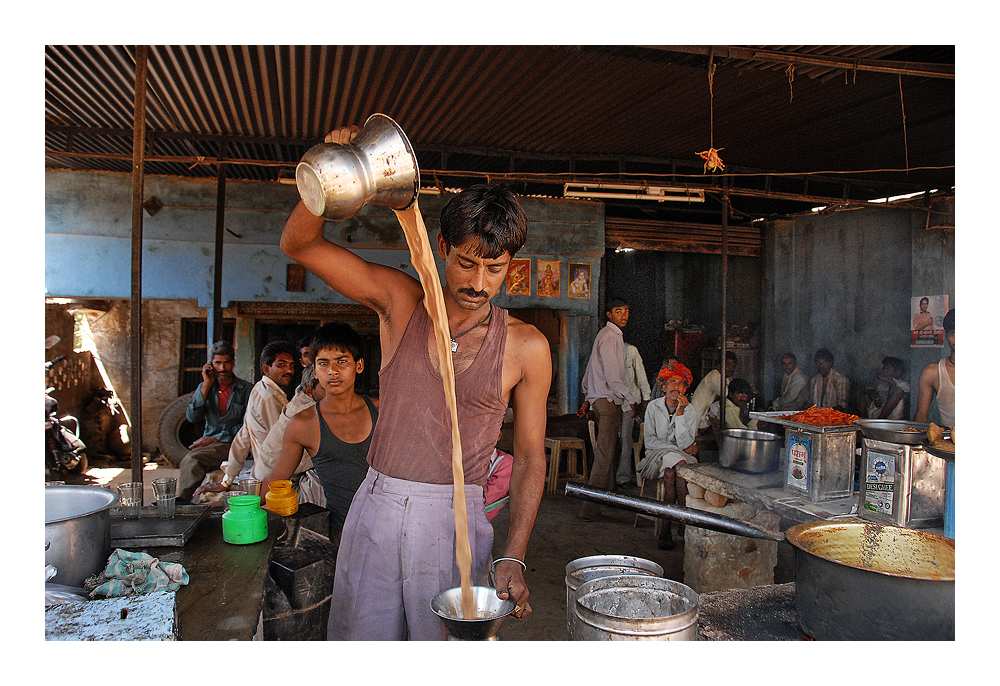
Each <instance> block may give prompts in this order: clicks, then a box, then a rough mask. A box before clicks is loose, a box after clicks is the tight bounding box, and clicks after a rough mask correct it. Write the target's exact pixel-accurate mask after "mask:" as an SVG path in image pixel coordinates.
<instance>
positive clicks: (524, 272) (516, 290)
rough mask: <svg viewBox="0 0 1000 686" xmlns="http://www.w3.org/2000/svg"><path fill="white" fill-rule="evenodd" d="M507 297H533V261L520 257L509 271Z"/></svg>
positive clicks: (513, 262) (514, 260)
mask: <svg viewBox="0 0 1000 686" xmlns="http://www.w3.org/2000/svg"><path fill="white" fill-rule="evenodd" d="M507 295H531V260H530V259H527V258H523V257H518V258H515V259H513V260H511V261H510V269H509V270H507Z"/></svg>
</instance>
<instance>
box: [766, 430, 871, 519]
mask: <svg viewBox="0 0 1000 686" xmlns="http://www.w3.org/2000/svg"><path fill="white" fill-rule="evenodd" d="M788 414H789V412H788V411H784V412H751V413H750V416H751V417H752V418H754V419H759V420H763V421H765V422H771V423H773V424H781V425H783V426H785V427H787V428H786V429H785V452H784V455H785V485H784V491H785V492H786V493H789V494H791V495H795V496H800V497H804V498H806V499H807V500H810V501H811V502H814V503H816V502H822V501H825V500H833V499H835V498H844V497H848V496H851V495H853V494H854V457H855V454H856V449H857V440H858V438H857V433H858V430H859V429H858V427H857V426H854V425H847V424H845V425H843V426H812V425H810V424H801V423H799V422H791V421H788V420H787V419H784V418H783V416H782V415H788Z"/></svg>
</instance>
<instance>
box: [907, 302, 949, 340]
mask: <svg viewBox="0 0 1000 686" xmlns="http://www.w3.org/2000/svg"><path fill="white" fill-rule="evenodd" d="M946 314H948V296H947V295H915V296H913V297H912V298H910V346H911V347H938V348H940V347H942V346H943V345H944V316H945V315H946Z"/></svg>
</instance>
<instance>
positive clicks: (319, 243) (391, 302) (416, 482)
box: [281, 127, 552, 640]
mask: <svg viewBox="0 0 1000 686" xmlns="http://www.w3.org/2000/svg"><path fill="white" fill-rule="evenodd" d="M357 130H358V129H357V127H350V128H348V127H344V128H341V129H337V130H335V131H333V132H331V133H330V134H328V135H327V137H326V141H327V142H331V143H348V142H350V140H351V139H352V138H353V137H354V135H355V133H356V132H357ZM323 223H324V222H323V219H322V218H321V217H316V216H314V215H312V214H311V213H310V212H309V210H308V209H306V207H305V205H303V204H302V203H301V202H300V203H298V205H297V206H296V207H295V209H294V210H293V211H292V213H291V215H290V216H289V218H288V221H287V222H286V224H285V229H284V232H283V234H282V236H281V249H282V250H283V251H284V252H285V254H287V255H288V256H289V257H291V258H293V259H295V260H296V261H298V262H299V263H301V264H302V265H303V266H305V267H306V269H308V270H309V271H311V272H312V273H314V274H316V275H317V276H319V277H320V278H321V279H323V280H324V281H325V282H326V283H327V284H329V285H330V286H331V287H332V288H333V289H334V290H336V291H338V292H340V293H341V294H343V295H344V296H346V297H348V298H350V299H351V300H353V301H355V302H357V303H360V304H362V305H365V306H366V307H369V308H371V309H372V310H374V311H375V312H376V313H377V314H378V317H379V333H380V344H381V349H382V369H381V370H380V372H379V379H380V384H379V385H380V399H381V405H380V408H379V410H380V417H379V422H378V426H377V427H376V430H375V436H374V437H373V439H372V447H371V450H370V452H369V463H370V464H371V467H372V469H371V471H370V472H369V475H368V476H367V477H366V479H365V482H364V483H363V484H362V487H361V488H360V489H359V491H358V494H357V496H356V497H355V499H354V502H353V503H352V505H351V510H350V513H349V514H348V517H347V521H346V523H345V526H344V534H343V541H342V543H341V547H340V554H339V555H338V559H337V577H336V579H335V581H334V589H333V598H332V599H331V611H330V625H329V627H328V629H329V630H328V637H329V638H331V639H350V640H377V639H390V640H391V639H402V638H406V637H409V638H410V639H441V638H443V634H442V627H441V622H440V620H439V619H438V618H437V617H436V616H435V615H434V614H433V612H431V610H430V608H429V603H430V599H431V598H432V597H433V596H434V595H436V594H437V593H439V592H440V591H444V590H447V589H448V588H453V587H455V586H458V572H457V565H456V561H455V542H454V541H455V524H454V518H453V509H452V501H453V490H452V488H453V484H452V478H451V467H450V452H451V451H450V446H451V441H450V430H451V429H450V421H449V419H448V417H449V415H448V412H447V410H446V408H445V402H444V393H443V389H442V386H441V381H440V373H439V370H438V368H437V364H438V363H437V353H436V348H435V345H434V338H433V330H432V327H431V326H430V325H429V317H428V316H427V313H426V311H425V307H424V303H423V297H424V294H423V289H422V287H421V285H420V283H419V281H417V279H415V278H413V277H412V276H409V275H408V274H406V273H404V272H403V271H401V270H399V269H394V268H391V267H386V266H383V265H379V264H373V263H370V262H367V261H365V260H364V259H362V258H361V257H359V256H358V255H356V254H354V253H352V252H351V251H349V250H347V249H346V248H344V247H341V246H339V245H336V244H334V243H332V242H330V241H328V240H327V239H326V238H325V237H324V235H323ZM526 235H527V234H526V218H525V215H524V211H523V210H522V209H521V206H520V203H519V202H518V201H517V198H516V196H514V194H513V193H511V192H510V191H509V190H506V189H503V188H501V187H498V186H492V185H485V184H483V185H478V186H473V187H471V188H468V189H466V190H465V191H463V192H462V193H460V194H458V195H457V196H455V197H453V198H452V199H451V200H450V201H449V202H448V204H447V205H446V206H445V208H444V210H443V211H442V213H441V233H440V234H439V235H438V236H437V241H436V247H437V256H438V257H439V258H440V259H441V260H443V262H444V279H443V284H442V288H443V291H444V292H443V295H444V302H445V310H446V314H447V320H448V326H449V328H450V330H451V337H452V350H453V363H454V366H455V380H456V392H457V396H458V405H459V407H458V412H459V431H460V433H461V435H462V454H463V468H464V470H465V474H466V479H465V483H466V502H467V507H468V508H469V509H468V511H469V534H470V535H469V538H470V545H471V546H472V553H473V554H472V558H473V559H472V581H473V583H474V584H476V585H485V583H486V575H487V572H488V571H489V567H490V562H489V561H490V555H491V552H492V551H491V547H492V541H493V533H492V527H491V526H490V524H489V522H488V521H487V520H486V517H485V513H484V511H483V510H484V502H483V489H482V486H483V485H484V484H485V481H486V476H487V473H488V464H489V457H490V455H491V454H492V451H493V448H494V447H495V443H496V437H497V435H498V434H499V429H500V426H501V424H502V420H503V414H504V411H505V410H506V408H507V406H508V404H510V405H513V408H514V418H515V421H514V451H513V453H514V464H513V473H512V476H511V481H510V526H509V533H508V538H507V545H506V548H505V549H504V552H503V555H502V556H498V557H497V560H496V562H495V563H494V571H495V580H496V588H497V593H498V595H499V596H500V597H501V598H508V597H510V598H513V599H514V600H515V601H516V603H517V608H516V609H515V610H514V613H513V614H514V616H515V617H525V616H527V615H528V614H529V613H530V612H531V607H530V605H529V604H528V602H527V599H528V588H527V586H526V584H525V580H524V574H523V571H524V569H525V567H524V556H525V553H526V551H527V544H528V539H529V537H530V535H531V529H532V527H533V526H534V522H535V516H536V514H537V511H538V504H539V502H540V501H541V497H542V492H543V489H544V482H545V420H546V408H545V401H546V398H547V396H548V392H549V383H550V381H551V377H552V373H551V358H550V354H549V344H548V341H547V340H546V338H545V336H544V335H543V334H541V333H540V332H539V331H538V330H537V329H536V328H535V327H533V326H531V325H529V324H527V323H525V322H521V321H519V320H517V319H515V318H513V317H509V316H508V314H507V311H506V310H503V309H501V308H497V307H493V306H492V305H491V303H490V300H491V299H492V298H493V297H494V296H495V295H497V293H499V291H500V288H501V285H502V284H503V283H504V280H505V278H506V275H507V270H508V268H509V267H510V260H511V258H512V257H513V256H514V255H515V254H516V253H517V251H518V250H520V249H521V247H522V246H523V245H524V241H525V239H526ZM432 244H434V241H433V240H432ZM424 332H426V333H424ZM397 353H398V355H397ZM434 383H436V390H431V387H432V386H433V385H434ZM477 384H478V387H477ZM425 390H426V392H425ZM442 437H443V438H442ZM342 558H343V559H342ZM342 562H343V563H344V564H343V565H342ZM373 570H377V571H373Z"/></svg>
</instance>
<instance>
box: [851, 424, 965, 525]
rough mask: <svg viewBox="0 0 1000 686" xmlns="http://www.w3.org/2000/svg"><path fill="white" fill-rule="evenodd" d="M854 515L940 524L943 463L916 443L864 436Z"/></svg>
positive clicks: (901, 522) (885, 521) (889, 521)
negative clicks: (903, 442)
mask: <svg viewBox="0 0 1000 686" xmlns="http://www.w3.org/2000/svg"><path fill="white" fill-rule="evenodd" d="M861 455H862V462H861V464H862V466H863V467H864V472H863V473H862V477H861V490H860V492H859V493H858V498H859V500H858V515H859V516H860V517H861V518H862V519H864V520H866V521H872V522H879V523H882V524H894V525H896V526H903V527H908V528H926V527H933V526H940V525H941V523H942V521H943V518H944V504H945V478H946V474H945V463H944V461H943V460H939V459H937V458H935V457H934V456H932V455H929V454H928V453H927V452H926V451H924V450H923V449H922V448H921V447H920V446H914V445H904V444H901V443H887V442H885V441H876V440H874V439H871V438H866V439H864V446H863V448H862V451H861Z"/></svg>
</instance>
